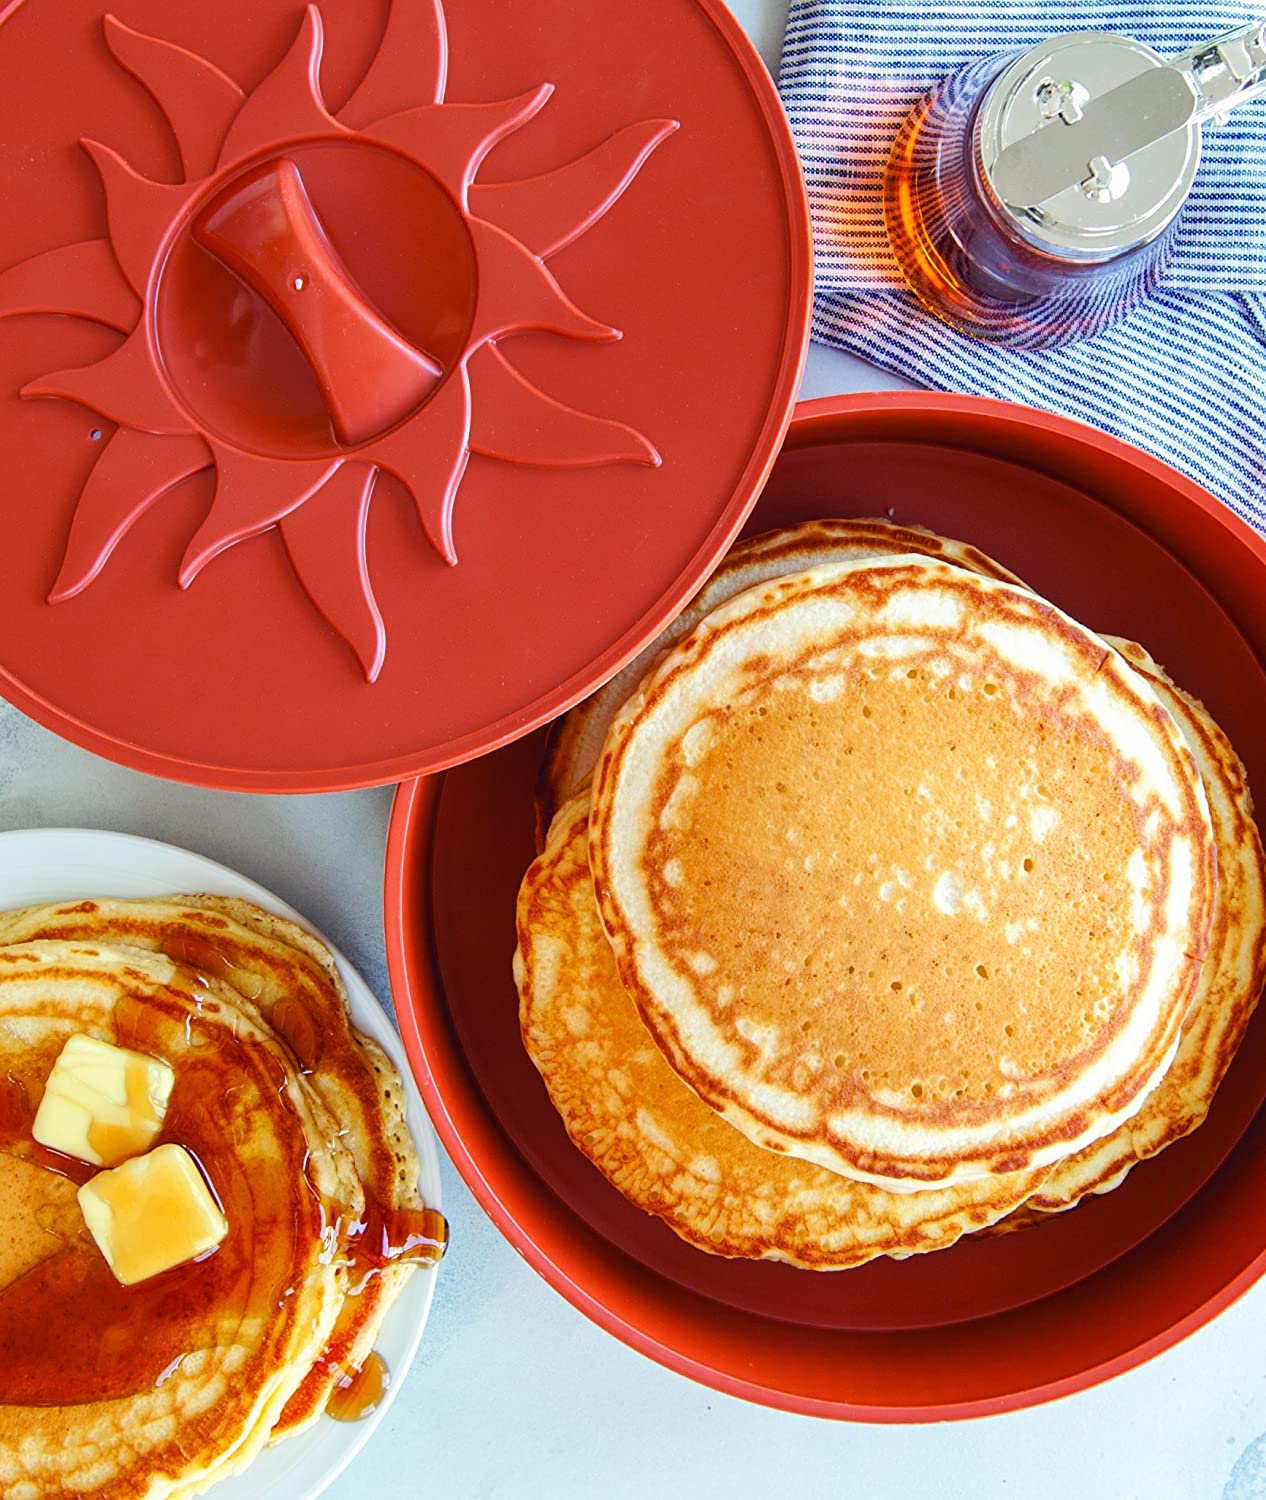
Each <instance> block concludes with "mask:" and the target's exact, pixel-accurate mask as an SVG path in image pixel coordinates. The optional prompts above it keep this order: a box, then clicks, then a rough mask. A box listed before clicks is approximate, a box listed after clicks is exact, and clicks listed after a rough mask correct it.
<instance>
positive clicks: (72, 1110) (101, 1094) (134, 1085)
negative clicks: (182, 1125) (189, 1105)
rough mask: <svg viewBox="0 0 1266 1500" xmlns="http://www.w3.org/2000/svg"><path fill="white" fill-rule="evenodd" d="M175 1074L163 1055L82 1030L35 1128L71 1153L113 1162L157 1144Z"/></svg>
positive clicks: (62, 1059)
mask: <svg viewBox="0 0 1266 1500" xmlns="http://www.w3.org/2000/svg"><path fill="white" fill-rule="evenodd" d="M174 1080H175V1074H174V1073H173V1072H172V1069H171V1067H170V1066H169V1064H167V1063H165V1062H163V1061H162V1060H161V1059H160V1058H157V1057H146V1056H145V1055H144V1053H141V1052H130V1051H128V1050H127V1048H125V1047H116V1046H114V1045H113V1044H112V1043H111V1042H103V1041H99V1040H98V1039H97V1038H96V1037H92V1036H86V1035H84V1034H82V1033H79V1034H77V1035H75V1036H72V1037H71V1038H70V1040H69V1041H68V1042H67V1043H66V1045H65V1046H64V1047H63V1048H62V1050H61V1053H60V1055H59V1056H58V1059H57V1061H56V1062H55V1063H54V1064H53V1071H52V1072H51V1073H50V1074H49V1077H48V1082H47V1083H46V1084H45V1086H44V1097H43V1098H42V1099H41V1100H40V1107H39V1109H38V1110H37V1111H36V1115H35V1123H34V1125H33V1127H32V1130H31V1134H32V1135H33V1136H34V1137H35V1139H36V1140H37V1141H38V1142H39V1143H40V1145H41V1146H47V1147H49V1148H50V1149H51V1150H53V1151H60V1152H62V1153H63V1155H65V1156H75V1157H78V1158H79V1160H80V1161H86V1162H91V1163H92V1164H93V1165H94V1166H98V1167H112V1166H114V1165H115V1163H116V1162H121V1161H124V1160H126V1159H127V1158H128V1157H129V1156H135V1155H137V1153H138V1152H141V1151H148V1150H149V1148H150V1147H151V1146H152V1145H153V1144H154V1141H155V1140H156V1139H157V1137H158V1132H159V1131H160V1130H161V1129H162V1125H163V1116H164V1115H165V1114H166V1113H167V1103H168V1100H169V1099H170V1098H171V1090H172V1084H173V1082H174Z"/></svg>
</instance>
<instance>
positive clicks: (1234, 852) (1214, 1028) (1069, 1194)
mask: <svg viewBox="0 0 1266 1500" xmlns="http://www.w3.org/2000/svg"><path fill="white" fill-rule="evenodd" d="M1106 639H1107V640H1108V643H1109V644H1110V645H1112V646H1113V647H1115V648H1116V650H1118V651H1119V652H1120V653H1121V654H1122V655H1123V656H1124V657H1125V658H1126V660H1127V661H1129V663H1130V664H1131V666H1132V667H1133V668H1134V669H1135V671H1137V672H1139V673H1140V674H1141V675H1142V676H1143V677H1145V678H1146V679H1147V681H1148V682H1149V683H1150V684H1151V686H1152V688H1153V689H1154V690H1155V692H1156V695H1157V697H1158V698H1159V699H1160V700H1161V702H1162V703H1163V704H1164V705H1165V707H1166V708H1167V709H1168V710H1169V712H1170V713H1171V714H1172V715H1173V718H1174V721H1175V722H1176V723H1177V725H1178V727H1179V728H1180V729H1181V730H1182V733H1183V736H1184V738H1185V739H1186V741H1187V744H1188V746H1189V747H1190V749H1191V753H1192V755H1193V756H1194V757H1195V761H1196V765H1197V766H1198V767H1199V770H1200V774H1201V778H1202V779H1203V781H1204V785H1205V791H1206V794H1207V796H1208V799H1209V811H1210V814H1211V817H1212V821H1213V834H1214V840H1215V843H1216V847H1217V863H1218V884H1217V890H1216V892H1215V895H1214V901H1213V923H1212V928H1211V931H1210V938H1209V949H1208V954H1207V956H1206V958H1205V962H1204V968H1203V970H1202V971H1201V975H1200V983H1199V985H1198V986H1197V989H1196V994H1195V999H1194V1000H1193V1001H1192V1003H1191V1009H1190V1010H1189V1011H1188V1013H1187V1016H1186V1018H1185V1020H1184V1021H1183V1027H1182V1039H1181V1041H1180V1042H1179V1044H1178V1051H1177V1052H1176V1053H1175V1054H1174V1060H1173V1062H1172V1063H1171V1064H1170V1066H1169V1069H1168V1071H1167V1072H1166V1074H1165V1076H1164V1078H1162V1079H1161V1081H1160V1083H1159V1084H1157V1086H1156V1088H1155V1089H1154V1090H1153V1091H1152V1092H1151V1093H1150V1094H1149V1095H1148V1096H1147V1099H1146V1100H1145V1102H1144V1104H1143V1107H1142V1108H1141V1109H1140V1110H1139V1112H1138V1113H1137V1114H1136V1115H1134V1116H1133V1117H1132V1118H1131V1119H1129V1120H1127V1121H1126V1123H1125V1124H1124V1125H1122V1126H1120V1127H1119V1128H1118V1129H1117V1130H1114V1131H1113V1132H1112V1133H1111V1134H1110V1135H1107V1136H1104V1137H1103V1139H1102V1140H1099V1141H1096V1142H1095V1143H1094V1144H1093V1145H1092V1146H1088V1147H1086V1148H1085V1150H1083V1151H1078V1152H1075V1153H1074V1154H1073V1155H1071V1156H1067V1157H1065V1158H1064V1159H1063V1161H1061V1162H1058V1163H1057V1164H1056V1166H1055V1167H1054V1168H1053V1169H1052V1171H1051V1173H1050V1176H1049V1177H1048V1178H1047V1179H1046V1181H1045V1182H1044V1183H1043V1184H1042V1186H1041V1189H1040V1190H1039V1192H1038V1193H1036V1194H1035V1195H1034V1197H1033V1198H1032V1200H1031V1202H1030V1205H1029V1207H1031V1208H1033V1209H1037V1210H1042V1211H1045V1212H1047V1213H1052V1212H1059V1211H1061V1210H1063V1209H1067V1208H1072V1207H1073V1206H1074V1205H1075V1204H1076V1203H1077V1202H1079V1201H1080V1199H1081V1198H1083V1197H1084V1196H1085V1195H1086V1194H1087V1193H1106V1192H1109V1191H1110V1190H1111V1189H1112V1188H1114V1187H1117V1186H1118V1185H1119V1184H1120V1183H1121V1182H1123V1181H1124V1180H1125V1177H1126V1174H1127V1173H1128V1172H1129V1171H1130V1169H1131V1167H1133V1166H1134V1165H1135V1164H1136V1163H1138V1162H1140V1161H1145V1160H1147V1158H1149V1157H1152V1156H1155V1155H1156V1154H1157V1152H1159V1151H1163V1150H1164V1149H1165V1147H1166V1146H1169V1145H1172V1144H1173V1142H1174V1141H1176V1140H1180V1139H1181V1138H1182V1137H1183V1136H1185V1135H1189V1134H1190V1133H1191V1131H1193V1130H1194V1129H1195V1128H1196V1127H1197V1126H1198V1125H1200V1124H1201V1123H1202V1122H1203V1121H1204V1118H1205V1116H1206V1115H1207V1114H1208V1112H1209V1107H1210V1105H1211V1104H1212V1102H1213V1096H1214V1094H1215V1092H1216V1090H1217V1088H1218V1085H1219V1084H1220V1083H1221V1082H1222V1078H1223V1076H1224V1075H1225V1073H1226V1070H1227V1068H1228V1067H1229V1066H1230V1064H1231V1060H1232V1058H1233V1057H1234V1056H1235V1053H1236V1050H1237V1049H1238V1047H1239V1045H1240V1042H1241V1041H1242V1039H1243V1037H1244V1033H1245V1031H1246V1030H1247V1028H1248V1023H1249V1021H1250V1020H1251V1018H1252V1015H1253V1010H1254V1008H1255V1007H1256V1005H1257V1002H1258V999H1259V998H1260V996H1261V993H1262V986H1263V982H1264V981H1266V860H1264V859H1263V854H1262V841H1261V836H1260V834H1259V833H1258V830H1257V825H1256V823H1255V822H1254V821H1253V799H1252V795H1251V793H1250V792H1249V788H1248V779H1247V777H1246V776H1245V773H1244V767H1243V765H1241V763H1240V759H1239V757H1238V756H1237V755H1236V753H1235V750H1234V748H1233V747H1232V745H1231V743H1230V741H1229V740H1228V739H1227V737H1226V735H1225V734H1224V733H1223V732H1222V730H1221V729H1220V728H1219V727H1218V725H1217V724H1216V723H1215V722H1214V720H1213V718H1212V716H1211V715H1210V714H1209V712H1208V710H1207V709H1206V708H1205V707H1204V705H1203V704H1202V703H1201V702H1200V701H1199V700H1198V699H1196V698H1193V697H1192V696H1191V694H1190V693H1187V692H1184V691H1183V689H1182V688H1180V687H1177V686H1175V684H1174V683H1173V682H1171V681H1170V679H1169V677H1168V676H1167V675H1166V673H1165V671H1164V669H1163V668H1161V667H1160V666H1158V665H1157V663H1156V662H1154V661H1153V660H1152V658H1151V656H1149V655H1148V653H1147V652H1146V651H1145V650H1144V649H1143V647H1142V646H1140V645H1138V644H1137V643H1136V642H1133V641H1123V640H1117V639H1114V638H1113V637H1111V636H1109V637H1106Z"/></svg>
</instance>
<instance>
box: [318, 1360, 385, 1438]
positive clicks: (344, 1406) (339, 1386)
mask: <svg viewBox="0 0 1266 1500" xmlns="http://www.w3.org/2000/svg"><path fill="white" fill-rule="evenodd" d="M390 1385H391V1371H390V1370H389V1369H388V1367H387V1361H386V1360H385V1359H384V1358H383V1357H382V1355H381V1354H379V1353H378V1351H377V1350H376V1349H375V1350H373V1351H372V1352H371V1353H370V1354H369V1356H368V1358H367V1359H366V1360H365V1363H364V1364H363V1365H361V1367H360V1369H359V1370H353V1371H352V1372H351V1374H350V1375H343V1376H340V1377H339V1379H338V1381H337V1383H336V1384H335V1386H334V1389H333V1390H332V1391H331V1392H330V1399H329V1400H328V1401H327V1402H326V1403H325V1409H326V1411H327V1412H329V1414H330V1416H332V1417H333V1418H334V1420H335V1421H336V1422H359V1421H361V1420H362V1419H363V1418H365V1417H367V1416H368V1415H369V1414H370V1412H371V1411H374V1410H375V1409H376V1408H377V1407H378V1406H379V1405H381V1403H382V1398H383V1397H384V1396H385V1395H386V1394H387V1390H388V1387H389V1386H390Z"/></svg>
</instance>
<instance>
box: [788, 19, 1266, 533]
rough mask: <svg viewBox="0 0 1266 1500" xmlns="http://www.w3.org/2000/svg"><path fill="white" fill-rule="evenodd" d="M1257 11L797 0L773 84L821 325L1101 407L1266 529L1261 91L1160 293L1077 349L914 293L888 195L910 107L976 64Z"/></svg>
mask: <svg viewBox="0 0 1266 1500" xmlns="http://www.w3.org/2000/svg"><path fill="white" fill-rule="evenodd" d="M1264 9H1266V7H1264ZM1260 13H1261V12H1259V14H1260ZM1252 19H1254V9H1253V7H1251V6H1247V5H1238V4H1237V5H1227V4H1221V5H1219V6H1218V7H1217V8H1213V7H1210V8H1208V9H1206V8H1204V7H1203V6H1199V7H1197V6H1194V5H1192V4H1190V0H1172V4H1171V8H1170V9H1169V10H1167V11H1166V13H1165V14H1164V15H1161V14H1159V13H1158V12H1157V11H1155V10H1148V11H1145V10H1140V9H1138V8H1137V7H1135V8H1127V7H1118V6H1114V5H1112V4H1110V3H1107V0H1083V3H1082V4H1081V5H1080V6H1078V7H1076V8H1074V7H1072V6H1069V5H1067V4H1066V3H1065V4H1061V3H1060V0H1041V3H1036V0H996V3H990V0H977V5H973V4H970V3H967V0H959V3H955V0H791V5H790V10H789V14H788V19H787V33H786V39H785V42H784V46H783V55H782V66H781V71H780V76H779V88H780V90H781V93H782V97H783V103H784V104H785V106H786V109H787V113H788V115H789V117H790V119H791V126H792V130H793V132H794V134H795V137H796V143H797V146H798V148H799V151H800V160H801V164H802V166H803V168H804V173H805V179H806V181H807V183H808V189H809V202H810V206H811V208H812V212H813V225H814V239H815V252H816V285H815V302H814V319H813V336H814V338H815V339H817V340H818V341H820V342H821V343H824V344H831V345H834V346H836V347H837V348H842V349H847V350H849V351H850V352H852V353H854V354H859V355H861V356H862V357H863V358H865V359H869V360H871V361H872V362H873V363H875V364H877V365H880V366H881V367H882V368H884V369H887V370H891V371H892V372H894V373H895V374H898V375H903V376H905V377H906V378H908V379H910V380H913V381H916V382H918V383H919V384H921V385H927V386H932V387H934V388H937V389H940V390H953V391H973V392H979V393H981V394H983V395H990V396H998V397H1002V398H1005V399H1008V400H1013V401H1022V402H1025V403H1027V404H1029V405H1031V406H1037V407H1042V408H1044V409H1046V410H1048V411H1057V412H1063V413H1065V414H1067V415H1069V416H1073V417H1079V418H1081V419H1082V420H1083V421H1086V422H1091V423H1093V424H1094V425H1095V426H1097V427H1100V428H1103V429H1105V430H1106V431H1108V432H1111V433H1114V434H1116V435H1117V436H1119V437H1122V438H1125V439H1126V440H1127V441H1129V442H1133V443H1137V444H1138V445H1139V446H1140V447H1142V448H1146V449H1147V450H1148V451H1149V452H1152V453H1155V454H1156V455H1157V456H1159V457H1160V458H1163V459H1165V460H1167V461H1168V462H1169V463H1172V464H1173V465H1174V466H1175V467H1176V468H1179V469H1181V470H1183V471H1184V472H1185V473H1188V474H1190V475H1191V476H1192V477H1193V478H1194V479H1196V480H1197V481H1198V482H1199V483H1201V484H1203V485H1205V486H1206V487H1207V488H1208V489H1210V490H1211V491H1212V492H1213V493H1214V494H1215V495H1217V496H1219V497H1220V498H1221V499H1222V500H1224V501H1225V502H1226V503H1227V504H1228V505H1229V506H1231V507H1232V509H1234V510H1235V511H1236V512H1237V513H1238V514H1239V515H1240V516H1242V517H1243V518H1244V519H1246V520H1248V521H1250V522H1252V523H1253V524H1254V525H1256V526H1258V527H1259V528H1261V529H1262V530H1266V99H1263V100H1258V101H1257V102H1256V103H1255V104H1250V105H1247V106H1244V107H1243V108H1242V109H1240V110H1238V111H1236V112H1235V114H1233V115H1232V116H1231V117H1230V119H1229V120H1228V122H1227V123H1226V124H1225V125H1223V126H1220V127H1216V128H1212V129H1209V128H1206V130H1205V138H1204V153H1203V159H1202V162H1201V166H1200V171H1199V174H1198V175H1197V178H1196V183H1195V186H1194V188H1193V189H1192V193H1191V196H1190V198H1189V200H1188V203H1187V207H1186V209H1185V210H1184V213H1183V219H1182V223H1181V227H1180V230H1179V236H1178V243H1177V247H1176V251H1175V255H1174V259H1173V262H1172V264H1171V266H1170V268H1169V271H1168V273H1167V276H1166V279H1165V283H1164V286H1163V288H1162V290H1161V291H1160V292H1159V293H1157V294H1156V295H1154V296H1153V297H1152V298H1150V299H1149V300H1148V301H1146V302H1145V303H1144V304H1143V305H1142V306H1141V307H1140V308H1139V309H1138V310H1137V311H1135V312H1134V313H1133V314H1131V316H1130V317H1129V318H1127V319H1125V320H1124V321H1123V322H1121V323H1118V324H1116V325H1115V326H1114V327H1112V328H1109V329H1108V330H1106V331H1105V332H1103V333H1100V334H1099V335H1098V336H1097V337H1095V338H1093V339H1089V340H1086V341H1085V342H1083V343H1080V344H1073V345H1070V346H1068V347H1066V348H1062V349H1053V350H1043V351H1036V352H1027V351H1016V350H1011V349H1004V348H1000V347H997V346H994V345H990V344H987V343H984V342H981V341H979V340H976V339H969V338H966V337H964V336H962V335H960V334H957V333H955V332H954V331H953V330H951V329H950V328H948V327H946V326H945V325H944V324H942V323H940V322H938V321H937V320H936V319H935V318H933V317H932V316H931V315H930V314H928V313H926V312H924V311H923V310H922V309H921V308H920V307H919V306H918V304H917V303H916V302H915V300H914V298H913V297H912V296H911V295H910V294H909V293H908V292H907V291H906V290H904V287H903V284H902V281H901V276H900V273H899V271H898V270H897V267H896V264H895V262H894V261H893V259H892V255H891V252H890V251H889V249H888V243H887V238H886V236H885V233H884V227H883V216H882V211H881V207H880V182H881V177H882V173H883V167H884V162H885V160H886V157H887V153H888V148H889V146H890V145H891V143H892V139H893V137H894V136H895V134H896V132H897V129H898V127H899V126H900V124H901V121H902V120H903V119H904V117H905V114H906V112H907V111H908V110H909V109H910V107H911V106H912V105H913V104H914V103H915V102H916V101H917V100H918V99H919V97H920V96H921V95H922V94H923V93H924V92H925V90H926V89H927V88H929V87H930V86H931V85H932V84H934V83H936V82H937V81H938V80H940V79H941V78H943V77H945V76H946V75H947V74H949V73H951V72H954V71H955V70H956V69H958V68H959V67H961V66H962V65H963V64H964V63H966V62H969V61H971V60H972V59H975V58H981V57H989V56H993V55H999V56H1002V55H1006V54H1014V53H1016V52H1017V51H1022V50H1023V49H1025V48H1027V47H1029V46H1032V45H1033V44H1035V43H1037V42H1039V41H1042V40H1043V39H1044V38H1046V37H1049V36H1051V35H1054V34H1056V33H1058V32H1061V31H1114V32H1122V33H1125V34H1127V35H1130V36H1135V37H1138V38H1140V39H1141V40H1143V41H1145V42H1148V43H1149V44H1150V45H1151V46H1153V47H1155V48H1156V49H1157V50H1158V51H1160V52H1162V53H1166V54H1172V53H1179V52H1183V51H1185V50H1186V49H1187V48H1188V47H1189V46H1191V45H1193V44H1194V43H1195V42H1198V41H1202V40H1206V39H1208V38H1209V37H1212V36H1214V35H1216V34H1217V33H1219V32H1221V31H1227V30H1230V29H1232V28H1233V27H1236V26H1240V25H1243V24H1245V23H1247V22H1248V21H1250V20H1252Z"/></svg>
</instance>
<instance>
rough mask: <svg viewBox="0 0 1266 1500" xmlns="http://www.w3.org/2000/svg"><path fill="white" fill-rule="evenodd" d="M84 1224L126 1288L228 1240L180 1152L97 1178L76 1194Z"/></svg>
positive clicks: (163, 1152)
mask: <svg viewBox="0 0 1266 1500" xmlns="http://www.w3.org/2000/svg"><path fill="white" fill-rule="evenodd" d="M79 1207H80V1208H81V1209H82V1211H83V1216H84V1223H85V1224H87V1226H88V1229H89V1231H90V1232H91V1234H92V1237H93V1239H94V1240H96V1242H97V1246H98V1248H99V1249H100V1251H101V1253H102V1255H104V1256H105V1258H106V1260H107V1261H108V1262H109V1265H110V1269H111V1270H112V1271H113V1272H114V1276H115V1280H116V1281H119V1282H121V1283H122V1284H123V1285H124V1286H133V1285H135V1283H136V1282H138V1281H148V1280H149V1278H150V1277H151V1276H157V1275H158V1274H159V1272H160V1271H170V1270H171V1268H172V1267H173V1266H181V1265H184V1263H185V1262H186V1261H189V1260H196V1259H197V1257H198V1256H199V1255H204V1254H205V1253H206V1252H207V1251H208V1250H213V1249H214V1248H215V1247H216V1246H217V1245H218V1244H219V1243H220V1241H221V1240H222V1239H223V1238H224V1236H225V1235H226V1234H227V1233H228V1232H229V1225H228V1220H227V1219H226V1218H225V1217H224V1215H223V1213H221V1211H220V1205H219V1204H218V1203H217V1202H216V1201H215V1198H214V1197H213V1196H212V1193H211V1189H210V1188H209V1187H208V1186H207V1184H206V1181H205V1180H204V1178H203V1176H202V1173H201V1172H200V1171H199V1170H198V1165H197V1163H196V1162H195V1161H194V1159H193V1157H192V1156H190V1155H189V1153H188V1152H187V1151H186V1150H185V1148H184V1147H183V1146H172V1145H166V1146H156V1147H155V1148H154V1150H153V1151H151V1152H150V1153H149V1154H148V1155H147V1156H138V1157H135V1158H133V1160H132V1161H125V1162H124V1163H123V1165H122V1166H121V1167H115V1168H114V1170H113V1171H110V1172H98V1173H97V1175H96V1176H95V1177H94V1178H93V1179H92V1181H91V1182H88V1183H85V1184H84V1186H83V1187H81V1188H80V1189H79Z"/></svg>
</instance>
